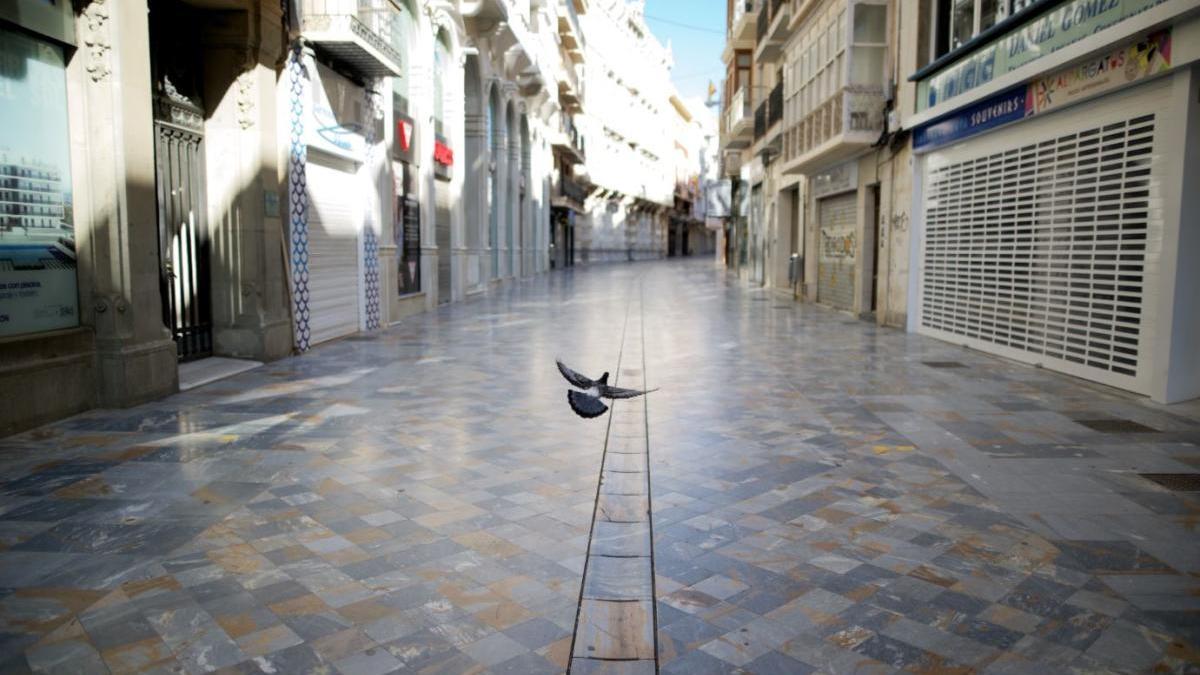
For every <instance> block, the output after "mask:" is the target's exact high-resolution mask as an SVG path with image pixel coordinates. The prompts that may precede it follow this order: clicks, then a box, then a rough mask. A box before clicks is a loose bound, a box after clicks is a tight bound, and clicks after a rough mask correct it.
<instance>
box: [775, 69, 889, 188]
mask: <svg viewBox="0 0 1200 675" xmlns="http://www.w3.org/2000/svg"><path fill="white" fill-rule="evenodd" d="M883 104H884V98H883V88H882V87H869V86H863V85H858V86H848V87H845V88H844V89H840V90H838V91H837V92H836V93H835V94H834V95H833V96H830V97H829V98H827V99H825V101H824V102H822V103H821V104H819V105H817V106H816V107H815V108H814V109H813V110H812V111H811V112H809V113H808V114H807V115H805V116H804V118H803V119H801V120H800V121H799V122H797V123H795V124H793V125H791V126H790V127H789V128H788V129H787V130H786V131H785V132H784V141H783V145H784V147H783V150H784V161H785V162H787V164H788V168H787V169H785V170H787V171H789V172H798V173H804V172H805V171H806V170H807V168H808V167H809V166H812V165H814V164H817V163H826V162H829V161H836V160H837V159H840V158H842V156H843V155H846V154H848V153H852V152H853V151H854V150H855V149H858V148H861V147H866V146H868V145H870V143H871V142H873V141H874V140H875V139H877V138H878V136H879V134H880V132H881V131H882V130H883ZM835 140H836V141H839V142H837V143H833V144H830V141H835Z"/></svg>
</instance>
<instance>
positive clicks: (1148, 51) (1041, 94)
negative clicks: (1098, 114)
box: [913, 30, 1171, 150]
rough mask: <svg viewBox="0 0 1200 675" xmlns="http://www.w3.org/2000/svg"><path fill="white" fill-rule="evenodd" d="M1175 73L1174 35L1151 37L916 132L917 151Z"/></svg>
mask: <svg viewBox="0 0 1200 675" xmlns="http://www.w3.org/2000/svg"><path fill="white" fill-rule="evenodd" d="M1170 68H1171V31H1170V30H1164V31H1159V32H1157V33H1152V34H1150V35H1148V36H1146V37H1144V38H1142V39H1140V40H1138V41H1136V42H1132V43H1130V44H1127V45H1125V46H1123V47H1121V48H1119V49H1115V50H1113V51H1111V52H1108V53H1106V54H1102V55H1100V56H1098V57H1096V58H1093V59H1087V60H1085V61H1082V62H1080V63H1076V64H1073V65H1071V66H1068V67H1066V68H1063V69H1061V70H1058V71H1055V72H1053V73H1050V74H1048V75H1046V76H1044V77H1040V78H1038V79H1036V80H1034V81H1032V82H1030V83H1029V84H1022V85H1018V86H1016V87H1013V88H1011V89H1008V90H1005V91H1003V92H1001V93H999V94H996V95H995V96H990V97H988V98H986V99H983V100H981V101H977V102H975V103H973V104H971V105H969V106H966V107H964V108H962V109H960V110H956V111H954V112H953V113H951V114H949V115H946V116H943V117H941V118H939V119H937V120H935V121H934V122H932V123H931V124H927V125H925V126H923V127H919V128H918V129H917V130H916V131H914V132H913V147H914V148H915V149H917V150H923V149H928V148H932V147H936V146H939V145H946V144H947V143H953V142H955V141H959V140H962V139H964V138H967V137H970V136H974V135H975V134H979V133H983V132H984V131H987V130H989V129H994V128H995V127H998V126H1001V125H1004V124H1008V123H1010V122H1015V121H1017V120H1021V119H1024V118H1026V117H1031V116H1033V115H1039V114H1042V113H1046V112H1051V111H1054V110H1058V109H1060V108H1064V107H1066V106H1068V105H1071V104H1073V103H1078V102H1079V101H1083V100H1086V99H1089V98H1092V97H1094V96H1099V95H1101V94H1105V93H1108V92H1110V91H1113V90H1115V89H1119V88H1120V87H1123V86H1125V85H1127V84H1131V83H1133V82H1137V81H1138V80H1143V79H1146V78H1148V77H1153V76H1155V75H1158V74H1159V73H1163V72H1166V71H1167V70H1170Z"/></svg>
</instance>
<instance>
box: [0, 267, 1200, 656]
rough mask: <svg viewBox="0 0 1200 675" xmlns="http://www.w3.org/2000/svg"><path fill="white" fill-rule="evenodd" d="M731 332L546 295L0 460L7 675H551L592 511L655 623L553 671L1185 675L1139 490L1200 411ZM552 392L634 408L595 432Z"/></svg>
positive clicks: (300, 361)
mask: <svg viewBox="0 0 1200 675" xmlns="http://www.w3.org/2000/svg"><path fill="white" fill-rule="evenodd" d="M639 284H640V289H641V292H640V294H638V297H639V298H640V302H641V306H640V312H639V313H638V316H637V319H638V320H639V321H640V322H641V325H640V326H639V327H638V334H639V335H640V334H641V332H642V328H644V335H645V338H644V339H645V343H644V345H641V344H640V343H639V345H638V348H639V349H640V350H641V351H640V352H638V353H637V354H636V357H637V358H636V362H634V361H622V363H621V366H620V368H619V371H618V370H617V357H618V354H619V350H620V344H619V340H618V339H617V338H616V337H614V335H613V331H612V326H613V325H620V324H621V322H622V321H623V320H624V317H625V316H626V312H627V309H628V307H629V300H630V298H631V292H630V291H631V289H635V288H639ZM755 297H766V293H765V292H763V291H747V290H745V289H743V288H741V287H740V286H739V285H738V284H737V283H736V282H733V281H728V280H726V278H725V276H724V273H723V272H722V271H720V270H714V269H712V267H711V265H710V264H709V263H708V262H707V261H694V262H691V263H687V262H682V263H662V264H638V265H630V266H609V267H596V268H592V269H586V270H584V269H580V270H576V271H575V272H573V273H571V274H551V275H545V276H543V277H539V278H537V279H533V280H529V281H527V282H523V283H521V284H513V285H510V286H507V287H502V288H497V289H495V290H494V291H492V292H489V294H487V295H484V296H480V297H477V298H474V299H472V300H470V301H468V302H466V303H460V304H458V305H453V306H447V307H444V308H441V309H439V310H438V311H436V312H431V313H429V314H425V315H421V316H416V317H411V318H409V319H406V320H405V321H404V322H401V323H400V324H397V325H396V326H394V327H392V328H390V329H388V330H384V331H380V332H377V333H373V334H370V335H361V336H354V337H353V338H351V339H346V340H341V341H338V342H335V343H330V344H326V345H322V346H319V347H318V348H316V349H314V350H313V351H312V352H310V353H308V354H306V355H303V356H300V357H296V358H289V359H284V360H281V361H278V362H275V363H271V364H268V365H266V366H264V367H262V368H259V369H256V370H255V371H251V372H248V373H243V374H240V375H237V376H235V377H233V378H230V379H228V380H224V381H220V382H216V383H212V384H210V385H207V386H205V387H201V388H198V389H194V390H191V391H188V392H184V393H181V394H178V395H175V396H172V397H169V398H167V399H164V400H162V401H157V402H153V403H149V404H145V405H141V406H137V407H134V408H130V409H127V410H94V411H89V412H87V413H84V414H81V415H77V416H75V417H73V418H71V419H69V420H64V421H62V422H59V423H56V424H51V425H47V426H44V427H41V428H39V429H35V430H33V431H30V432H27V433H24V434H20V435H16V436H12V437H9V438H4V439H0V466H2V471H0V671H2V672H8V671H10V670H11V671H13V672H28V671H30V670H39V671H41V670H45V671H48V672H56V671H61V672H103V671H104V670H105V669H107V670H109V671H112V672H138V671H146V672H180V671H187V672H203V671H209V670H220V669H224V670H225V672H240V673H281V672H286V673H292V672H314V671H324V672H364V673H365V672H391V671H397V670H398V671H400V672H422V671H423V672H445V673H464V672H485V671H489V672H497V673H541V672H562V671H564V670H566V669H567V667H568V666H569V665H571V663H572V661H571V659H572V654H571V646H572V634H571V633H572V630H574V627H575V620H576V613H577V610H578V609H579V607H578V603H579V598H580V592H581V581H582V578H583V576H584V571H585V565H586V559H585V554H586V551H587V547H588V536H589V532H590V531H591V524H592V523H591V519H592V516H593V510H594V511H595V515H596V518H597V525H598V527H597V530H596V534H597V535H598V537H597V538H596V539H595V541H593V542H592V545H593V546H594V547H596V552H597V553H600V552H604V553H611V554H620V555H626V554H632V553H635V552H637V551H639V550H640V547H641V546H642V545H643V544H644V541H645V540H644V539H643V534H642V533H643V532H645V531H647V528H646V526H648V525H651V524H652V526H653V527H652V532H653V549H652V551H653V555H654V570H653V574H654V576H653V580H654V588H655V590H656V592H657V597H656V598H653V601H654V602H655V604H653V605H652V604H651V599H650V597H649V594H648V593H647V591H646V589H647V588H648V587H649V582H648V581H647V578H646V577H642V576H637V577H636V579H637V583H636V584H631V583H630V578H627V577H626V576H622V575H621V574H613V575H608V576H609V577H611V579H612V580H613V581H612V583H613V584H618V586H617V587H618V588H636V589H638V590H637V594H638V595H639V596H644V599H642V600H639V601H636V602H623V603H599V602H593V601H591V600H585V610H586V611H585V612H582V613H581V614H580V619H581V628H582V631H581V633H580V635H581V636H583V638H584V639H583V640H582V641H576V643H575V647H576V652H575V657H576V661H575V666H574V671H575V672H579V673H583V672H590V670H588V669H592V670H599V671H601V672H625V671H629V672H638V669H642V670H646V668H647V667H651V668H652V666H653V663H654V658H655V651H656V650H655V646H657V652H658V659H659V666H660V668H661V672H663V673H676V672H683V673H688V675H695V674H696V673H710V672H711V673H721V672H736V671H737V670H738V669H739V668H740V669H743V671H745V672H755V673H773V672H780V673H806V672H881V673H884V672H893V671H894V670H895V669H897V668H908V669H911V670H918V671H919V670H925V671H929V672H935V671H953V669H956V668H959V669H973V670H974V671H975V672H987V673H1029V672H1106V671H1107V672H1148V671H1149V672H1179V673H1183V672H1192V671H1195V670H1196V669H1197V668H1200V619H1198V618H1197V616H1198V615H1200V601H1198V600H1197V597H1200V596H1198V593H1200V581H1197V574H1200V538H1197V536H1196V522H1195V520H1196V519H1195V516H1196V514H1197V513H1200V502H1198V501H1197V497H1196V495H1195V494H1194V493H1178V492H1170V491H1167V490H1165V489H1164V488H1162V487H1161V486H1158V485H1157V484H1154V483H1151V482H1149V481H1147V480H1145V479H1143V478H1141V477H1140V476H1138V474H1139V473H1148V472H1163V473H1195V472H1197V471H1200V445H1198V444H1200V406H1197V405H1195V404H1190V405H1182V406H1170V407H1164V406H1157V405H1153V404H1150V403H1147V402H1145V401H1144V400H1140V399H1137V398H1135V397H1131V396H1127V395H1124V394H1121V393H1119V392H1115V391H1112V390H1109V389H1105V388H1101V387H1096V386H1093V385H1089V384H1086V383H1082V382H1080V381H1078V380H1073V379H1071V378H1068V377H1065V376H1060V375H1056V374H1054V373H1050V372H1047V371H1044V370H1037V369H1031V368H1026V367H1023V366H1020V365H1017V364H1014V363H1010V362H1006V361H1001V360H997V359H993V358H990V357H988V356H986V355H982V354H979V353H977V352H970V351H965V350H962V349H960V348H958V347H954V346H953V345H949V344H946V343H942V342H938V341H935V340H929V339H926V338H923V337H919V336H915V335H907V334H905V333H902V332H899V331H895V330H890V329H883V328H878V327H876V326H874V325H872V324H870V323H865V322H859V321H853V320H848V319H847V317H846V316H845V315H843V314H839V313H835V312H831V311H828V310H825V309H822V308H819V307H814V306H811V305H796V306H792V305H790V304H787V303H785V302H783V301H780V302H752V301H751V298H755ZM776 306H779V307H778V308H777V307H776ZM563 325H571V326H573V327H574V329H573V330H572V331H563V330H562V326H563ZM631 354H632V352H631ZM643 355H644V361H645V362H644V363H642V358H643ZM555 356H561V357H562V358H564V359H565V360H567V361H568V362H570V363H571V364H572V365H573V366H576V367H578V368H579V369H581V370H583V371H584V372H587V373H593V372H594V373H599V372H602V371H604V370H610V371H614V373H615V374H619V377H620V378H630V380H631V381H632V380H635V379H636V380H637V381H641V382H644V383H645V384H646V386H649V387H661V390H660V391H659V392H656V393H654V394H652V395H651V396H650V397H649V398H648V399H646V400H645V401H644V402H645V403H646V405H644V406H643V405H617V406H615V407H614V409H613V415H612V428H611V433H609V432H610V430H609V429H607V428H606V425H605V423H604V422H603V421H602V420H593V421H591V422H588V421H584V420H580V419H579V418H577V417H575V416H574V415H573V414H571V413H570V411H569V409H568V408H567V406H566V402H565V401H564V400H563V398H564V396H563V389H564V383H563V382H562V380H561V378H560V377H559V376H558V373H557V372H556V370H555V368H554V364H553V360H554V357H555ZM929 362H934V363H936V362H956V363H959V364H961V365H962V366H963V367H961V368H958V367H956V368H936V367H931V366H929V365H926V364H927V363H929ZM514 374H516V376H514ZM643 425H647V426H648V437H649V439H650V452H649V461H648V462H647V460H646V457H647V455H646V439H647V426H643ZM1135 425H1140V427H1143V428H1138V426H1135ZM1131 429H1133V430H1135V431H1131ZM606 436H607V437H608V439H607V440H608V445H607V457H608V459H609V462H608V464H607V465H606V466H605V473H604V480H605V486H606V489H604V490H602V491H601V494H600V499H599V501H597V499H596V497H597V482H598V480H599V478H600V475H601V465H600V462H601V458H602V451H603V450H604V449H605V439H606ZM647 470H648V471H649V474H650V490H649V491H647V490H646V489H645V485H646V481H645V472H646V471H647ZM638 481H640V483H639V482H638ZM639 485H640V487H639ZM626 493H628V494H626ZM647 493H648V494H647ZM651 503H653V514H652V518H653V521H652V523H651V514H650V505H651ZM635 542H636V543H635ZM606 547H611V548H606ZM614 559H619V558H614ZM604 576H606V575H601V574H597V576H596V578H597V579H601V578H602V577H604ZM655 609H656V610H657V612H655V611H653V610H655ZM655 613H657V617H658V625H657V635H655V625H654V620H653V619H654V615H655ZM601 628H603V629H604V630H607V631H615V633H616V634H617V635H619V636H622V637H621V639H613V637H612V633H604V632H602V631H601ZM656 639H657V645H655V642H654V640H656ZM587 646H592V647H594V648H597V649H599V650H601V651H600V652H596V651H593V652H588V651H587V649H586V647H587ZM604 655H608V656H609V657H610V658H612V657H620V658H634V659H638V660H636V661H633V662H624V661H622V662H616V661H602V660H598V659H596V658H594V657H596V656H604ZM589 657H593V658H589ZM614 664H620V665H614Z"/></svg>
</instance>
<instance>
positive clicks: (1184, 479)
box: [1138, 473, 1200, 492]
mask: <svg viewBox="0 0 1200 675" xmlns="http://www.w3.org/2000/svg"><path fill="white" fill-rule="evenodd" d="M1138 475H1139V476H1141V477H1142V478H1145V479H1147V480H1151V481H1154V482H1155V483H1158V484H1159V485H1161V486H1163V487H1165V488H1167V489H1168V490H1170V491H1172V492H1200V473H1141V474H1138Z"/></svg>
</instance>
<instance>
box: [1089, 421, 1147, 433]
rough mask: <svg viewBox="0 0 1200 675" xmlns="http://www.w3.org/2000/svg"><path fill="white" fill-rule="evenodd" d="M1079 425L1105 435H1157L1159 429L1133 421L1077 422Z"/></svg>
mask: <svg viewBox="0 0 1200 675" xmlns="http://www.w3.org/2000/svg"><path fill="white" fill-rule="evenodd" d="M1075 422H1076V423H1077V424H1082V425H1083V426H1085V427H1087V428H1089V429H1091V430H1092V431H1099V432H1100V433H1104V434H1156V433H1158V429H1151V428H1150V427H1148V426H1146V425H1144V424H1138V423H1137V422H1134V421H1133V420H1075Z"/></svg>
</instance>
